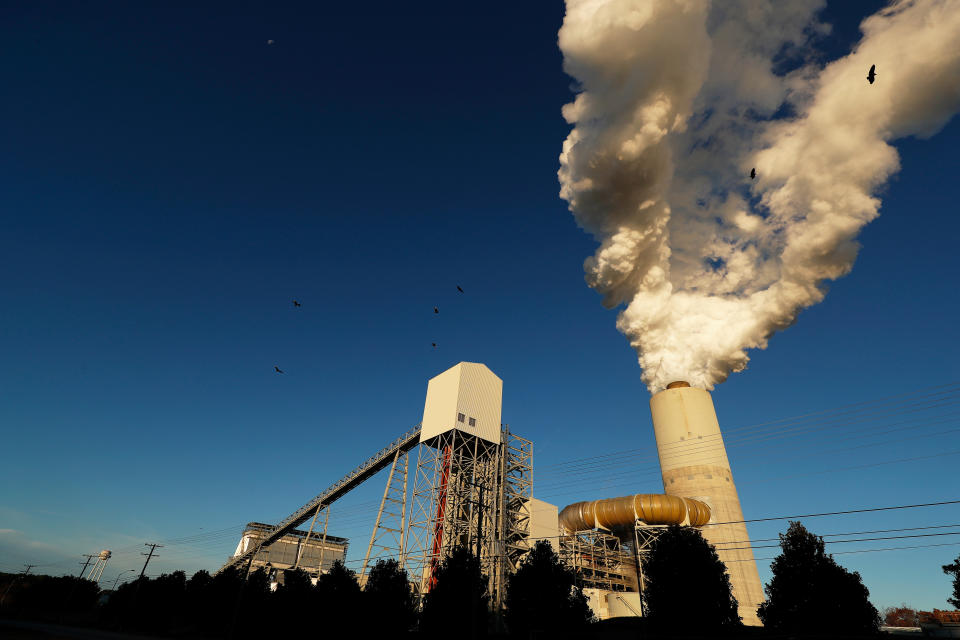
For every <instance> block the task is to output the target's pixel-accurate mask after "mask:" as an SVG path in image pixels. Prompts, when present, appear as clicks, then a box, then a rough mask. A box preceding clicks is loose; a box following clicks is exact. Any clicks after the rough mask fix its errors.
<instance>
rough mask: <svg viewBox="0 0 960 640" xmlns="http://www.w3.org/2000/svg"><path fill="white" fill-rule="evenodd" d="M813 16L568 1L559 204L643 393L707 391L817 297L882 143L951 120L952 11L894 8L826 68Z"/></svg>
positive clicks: (935, 2)
mask: <svg viewBox="0 0 960 640" xmlns="http://www.w3.org/2000/svg"><path fill="white" fill-rule="evenodd" d="M822 6H823V2H822V0H805V1H803V2H789V3H787V2H774V1H772V0H739V1H736V0H724V2H718V3H716V4H714V5H711V4H710V3H709V2H707V1H706V0H703V1H700V0H567V13H566V18H565V19H564V23H563V27H562V28H561V29H560V33H559V45H560V49H561V51H562V52H563V56H564V69H565V70H566V72H567V73H568V74H569V75H571V76H572V77H573V78H575V80H576V81H577V83H578V87H577V89H578V93H577V95H576V99H575V100H574V101H573V102H572V103H570V104H568V105H565V106H564V108H563V115H564V117H565V118H566V120H567V121H568V122H569V123H570V124H572V125H574V128H573V130H572V131H571V132H570V135H569V136H568V138H567V139H566V141H565V142H564V144H563V151H562V153H561V155H560V171H559V177H560V184H561V191H560V195H561V197H563V198H564V199H565V200H567V202H568V203H569V206H570V210H571V211H572V212H573V214H574V216H575V217H576V220H577V222H578V223H579V224H580V225H581V226H582V227H583V228H584V229H586V230H587V231H589V232H590V233H592V234H593V235H594V237H595V238H596V239H597V240H598V241H599V242H600V247H599V248H598V249H597V252H596V254H595V255H593V256H592V257H590V258H588V259H587V260H586V262H585V263H584V267H585V271H586V279H587V282H588V284H589V285H590V286H591V287H593V288H594V289H596V290H597V291H598V292H599V293H601V294H602V295H603V301H604V304H605V305H606V306H608V307H615V306H618V305H626V307H625V308H624V309H623V310H622V311H621V313H620V315H619V317H618V320H617V327H618V328H619V329H620V331H622V332H623V333H624V334H625V335H626V336H627V337H628V338H629V340H630V343H631V345H633V347H634V348H635V349H636V350H637V354H638V356H639V360H640V365H641V366H642V368H643V380H644V382H645V383H646V384H647V386H648V387H649V389H650V390H651V392H655V391H658V390H660V389H663V388H664V387H665V386H666V384H667V383H669V382H671V381H673V380H686V381H688V382H690V384H692V385H693V386H697V387H702V388H706V389H712V388H713V386H714V385H715V384H718V383H720V382H723V381H724V380H725V379H726V378H727V376H728V375H729V374H730V373H731V372H734V371H740V370H742V369H743V368H744V367H746V365H747V361H748V359H749V358H748V356H747V350H748V349H753V348H761V349H763V348H765V347H766V345H767V340H768V338H769V337H770V336H771V335H772V334H773V333H774V332H776V331H778V330H781V329H784V328H786V327H788V326H789V325H790V324H792V323H793V322H794V320H795V319H796V317H797V314H798V313H799V312H800V311H801V310H802V309H804V308H805V307H808V306H810V305H813V304H816V303H817V302H819V301H820V300H821V299H822V298H823V296H824V289H823V286H824V282H825V281H827V280H833V279H836V278H839V277H841V276H843V275H845V274H847V273H848V272H849V271H850V269H851V268H852V266H853V262H854V260H855V258H856V255H857V250H858V248H859V245H858V244H857V241H856V237H857V234H858V233H859V231H860V229H861V228H862V227H863V226H864V225H865V224H867V223H868V222H870V221H871V220H873V219H874V218H875V217H876V216H877V215H878V210H879V207H880V200H879V199H878V198H877V192H878V190H879V189H880V188H881V187H882V186H883V185H884V183H885V182H886V181H887V180H888V179H889V178H890V176H891V175H892V174H893V173H894V172H896V171H897V170H898V168H899V157H898V154H897V152H896V150H895V149H894V148H893V147H892V146H890V144H889V141H891V140H895V139H897V138H902V137H905V136H911V135H913V136H920V137H926V136H931V135H933V134H934V133H936V132H937V131H939V130H940V129H941V128H942V127H943V126H944V125H945V124H946V122H947V121H948V120H949V119H950V117H951V116H952V115H953V114H954V113H955V112H956V111H957V110H958V109H960V46H958V44H957V43H958V42H960V3H958V2H956V1H953V2H950V1H948V0H915V1H908V0H904V1H900V2H894V3H893V4H891V5H890V6H889V7H888V8H886V9H884V10H882V11H880V12H879V13H877V14H876V15H873V16H871V17H869V18H867V19H866V20H864V21H863V23H862V24H861V30H862V32H863V38H862V40H861V41H860V42H859V44H858V45H857V46H856V48H855V49H854V51H853V52H852V53H850V54H849V55H847V56H846V57H844V58H841V59H839V60H836V61H834V62H832V63H830V64H828V65H827V66H826V67H821V66H818V65H817V63H816V61H814V60H806V59H803V58H802V57H801V56H802V55H804V53H805V52H808V51H809V50H810V48H811V47H810V41H811V40H812V39H813V40H815V38H816V37H817V36H818V35H821V34H823V33H825V32H826V31H828V30H829V27H828V26H826V25H823V24H822V23H820V22H819V21H818V19H817V12H818V11H819V9H821V8H822ZM872 64H875V65H876V68H877V80H876V83H875V84H873V85H870V84H868V83H867V80H866V75H867V71H868V70H869V68H870V65H872ZM787 67H789V68H791V69H792V70H791V71H790V72H788V73H783V72H780V71H779V69H781V68H787ZM751 167H756V169H757V178H756V180H754V181H751V180H750V178H749V172H750V169H751Z"/></svg>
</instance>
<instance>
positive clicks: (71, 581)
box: [0, 573, 100, 621]
mask: <svg viewBox="0 0 960 640" xmlns="http://www.w3.org/2000/svg"><path fill="white" fill-rule="evenodd" d="M4 594H5V597H4V600H3V609H2V612H3V615H6V616H11V617H26V618H33V619H43V620H51V621H58V620H65V619H70V620H78V619H84V618H89V617H91V616H93V615H94V613H95V611H96V607H97V599H98V597H99V594H100V589H99V588H98V587H97V585H96V583H94V582H93V581H92V580H87V579H85V578H77V577H74V576H47V575H42V574H41V575H26V576H24V575H19V574H12V573H10V574H3V576H2V579H0V595H4Z"/></svg>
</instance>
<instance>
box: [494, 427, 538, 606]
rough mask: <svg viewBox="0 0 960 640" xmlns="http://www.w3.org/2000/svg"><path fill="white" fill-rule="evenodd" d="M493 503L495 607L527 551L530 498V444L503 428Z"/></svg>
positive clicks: (531, 478)
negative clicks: (494, 518) (494, 500)
mask: <svg viewBox="0 0 960 640" xmlns="http://www.w3.org/2000/svg"><path fill="white" fill-rule="evenodd" d="M499 463H500V469H499V478H498V485H499V490H500V491H499V496H498V504H497V523H498V532H499V536H498V540H497V541H496V543H497V547H498V553H497V559H498V562H497V563H496V566H495V568H494V569H493V570H492V571H491V573H490V574H489V575H490V577H491V594H490V595H491V598H492V600H493V603H494V604H495V605H496V606H497V607H498V608H499V607H501V606H502V604H503V599H504V597H505V595H506V581H507V576H509V575H510V574H512V573H513V572H515V571H516V570H517V566H518V565H519V564H520V560H521V559H522V558H523V556H525V555H526V554H527V552H528V551H529V550H530V543H529V536H530V511H529V504H530V500H531V499H532V498H533V442H532V441H530V440H527V439H525V438H521V437H520V436H517V435H515V434H513V433H511V432H510V429H509V427H507V426H504V428H503V432H502V436H501V444H500V452H499Z"/></svg>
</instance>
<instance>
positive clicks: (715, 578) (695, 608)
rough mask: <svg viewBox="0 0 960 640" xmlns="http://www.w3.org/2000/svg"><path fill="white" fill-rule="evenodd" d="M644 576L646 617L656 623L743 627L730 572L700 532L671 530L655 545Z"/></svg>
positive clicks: (652, 547) (644, 569)
mask: <svg viewBox="0 0 960 640" xmlns="http://www.w3.org/2000/svg"><path fill="white" fill-rule="evenodd" d="M643 575H644V577H645V578H646V586H645V588H644V592H643V600H644V604H645V606H646V610H645V611H644V613H645V614H646V616H647V618H648V619H649V620H650V622H651V624H653V625H656V626H667V625H676V624H677V622H678V621H681V620H683V621H686V622H688V623H690V624H693V625H696V626H697V627H698V628H706V629H719V628H723V627H736V626H738V625H739V624H740V615H739V614H738V613H737V599H736V598H734V597H733V594H732V593H731V589H730V577H729V576H728V575H727V568H726V566H725V565H724V564H723V562H721V561H720V558H719V557H718V556H717V551H716V549H714V548H713V546H712V545H711V544H710V543H708V542H707V541H706V540H704V539H703V536H702V535H700V532H699V531H698V530H697V529H694V528H693V527H678V526H676V525H673V526H670V527H668V528H667V529H666V531H664V532H663V533H662V534H661V535H660V537H658V538H657V539H656V540H654V542H653V543H652V544H651V545H650V549H649V552H648V555H647V559H646V561H645V562H644V565H643Z"/></svg>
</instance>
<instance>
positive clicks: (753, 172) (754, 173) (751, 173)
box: [750, 167, 757, 180]
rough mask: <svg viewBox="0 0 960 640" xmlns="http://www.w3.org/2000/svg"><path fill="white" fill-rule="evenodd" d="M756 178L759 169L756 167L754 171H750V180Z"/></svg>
mask: <svg viewBox="0 0 960 640" xmlns="http://www.w3.org/2000/svg"><path fill="white" fill-rule="evenodd" d="M756 177H757V168H756V167H754V168H753V169H750V179H751V180H753V179H754V178H756Z"/></svg>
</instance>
